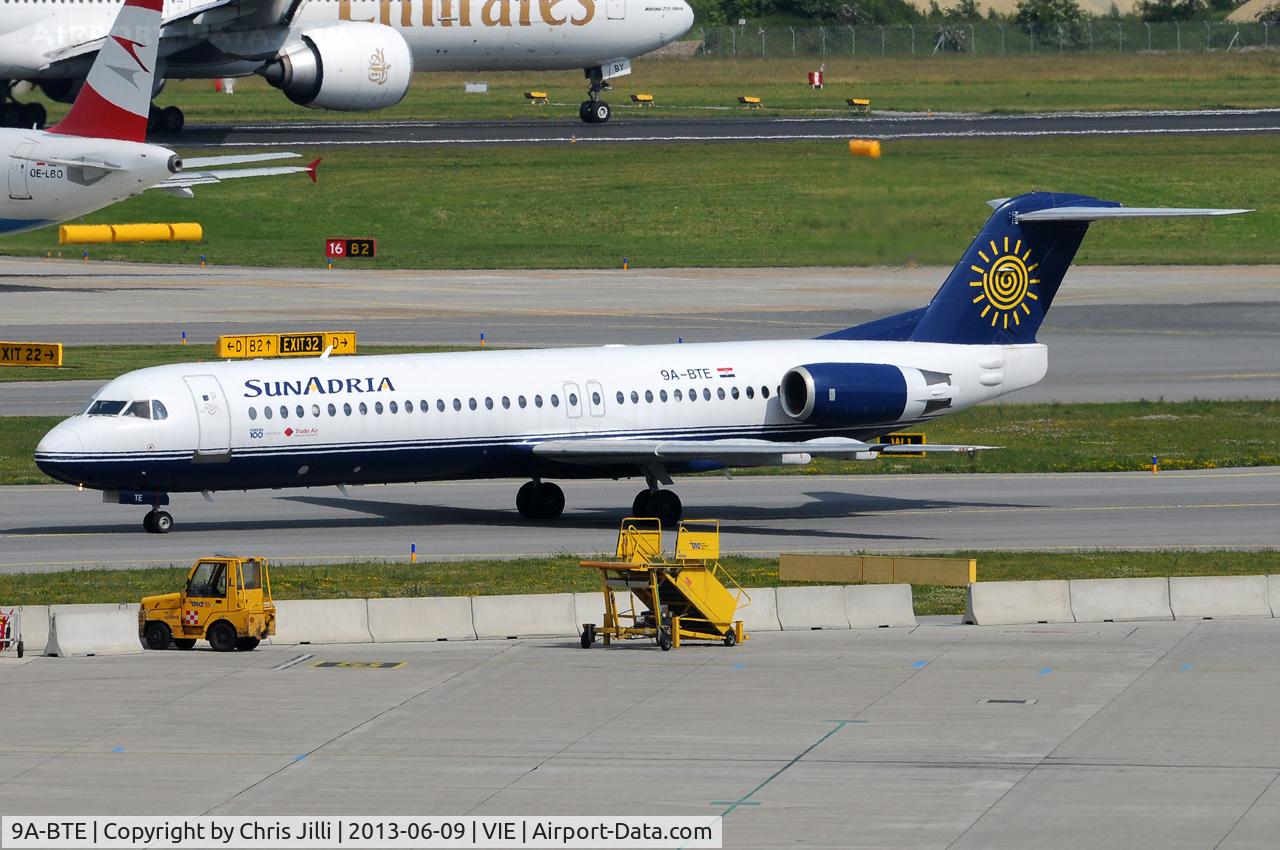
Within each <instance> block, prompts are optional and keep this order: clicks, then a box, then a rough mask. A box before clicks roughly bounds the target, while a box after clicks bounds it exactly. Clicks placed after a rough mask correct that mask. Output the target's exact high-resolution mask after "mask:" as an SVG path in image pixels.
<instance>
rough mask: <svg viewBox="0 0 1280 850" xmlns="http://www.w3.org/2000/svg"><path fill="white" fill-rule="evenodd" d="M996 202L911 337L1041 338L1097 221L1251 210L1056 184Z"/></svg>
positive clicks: (980, 341) (967, 340)
mask: <svg viewBox="0 0 1280 850" xmlns="http://www.w3.org/2000/svg"><path fill="white" fill-rule="evenodd" d="M990 203H991V205H992V206H993V207H995V212H994V213H992V215H991V218H989V219H987V223H986V225H985V226H984V227H983V228H982V231H981V232H980V233H979V234H978V235H977V237H976V238H975V239H974V240H973V244H971V245H970V246H969V249H968V250H967V251H965V253H964V257H963V258H962V259H961V260H960V262H959V263H957V264H956V267H955V268H954V269H952V270H951V274H949V275H948V276H947V279H946V281H945V282H943V284H942V287H941V288H940V289H939V290H938V292H937V294H936V295H934V296H933V300H932V301H930V302H929V305H928V307H926V308H925V310H924V313H923V315H921V316H920V319H919V322H918V323H917V324H916V326H915V329H914V331H912V333H911V336H910V339H911V340H912V341H914V342H950V343H961V344H973V345H986V344H991V343H996V344H1003V345H1011V344H1017V343H1027V342H1035V341H1036V330H1037V329H1038V328H1039V327H1040V323H1041V322H1042V321H1044V316H1045V313H1047V312H1048V311H1049V307H1050V305H1052V304H1053V297H1054V295H1056V294H1057V292H1058V286H1059V285H1060V284H1061V283H1062V278H1063V276H1064V275H1066V273H1067V268H1068V267H1069V266H1070V265H1071V261H1072V260H1073V259H1074V258H1075V255H1076V250H1077V249H1078V248H1079V247H1080V242H1081V241H1082V240H1083V239H1084V234H1085V231H1087V230H1088V229H1089V222H1091V221H1097V220H1098V219H1108V218H1165V217H1171V216H1189V215H1231V214H1234V213H1241V212H1249V211H1248V210H1210V209H1174V208H1138V207H1122V206H1120V204H1118V203H1116V202H1115V201H1100V200H1098V199H1097V198H1091V197H1088V196H1087V195H1064V194H1056V193H1052V192H1032V193H1029V194H1025V195H1019V196H1017V197H1016V198H1002V199H1000V200H998V201H991V202H990Z"/></svg>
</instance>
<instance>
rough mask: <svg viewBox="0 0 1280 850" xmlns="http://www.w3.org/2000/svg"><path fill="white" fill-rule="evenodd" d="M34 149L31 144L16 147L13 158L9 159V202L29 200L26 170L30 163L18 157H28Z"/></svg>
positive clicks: (29, 190) (29, 192)
mask: <svg viewBox="0 0 1280 850" xmlns="http://www.w3.org/2000/svg"><path fill="white" fill-rule="evenodd" d="M34 148H35V145H34V144H32V143H31V142H27V143H26V144H22V145H18V149H17V150H15V151H14V152H13V156H11V157H9V200H11V201H29V200H31V189H30V188H29V187H28V186H27V169H28V167H29V166H30V165H31V161H30V160H26V159H19V157H24V156H29V155H30V154H31V151H32V150H33V149H34Z"/></svg>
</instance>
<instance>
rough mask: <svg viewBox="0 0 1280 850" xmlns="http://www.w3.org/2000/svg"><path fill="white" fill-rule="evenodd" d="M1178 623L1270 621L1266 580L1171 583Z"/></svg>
mask: <svg viewBox="0 0 1280 850" xmlns="http://www.w3.org/2000/svg"><path fill="white" fill-rule="evenodd" d="M1169 606H1170V607H1171V608H1172V609H1173V617H1174V619H1175V620H1201V619H1219V618H1226V617H1270V616H1271V603H1270V601H1269V600H1268V598H1267V577H1266V576H1205V577H1202V578H1190V577H1186V576H1182V577H1174V578H1170V579H1169Z"/></svg>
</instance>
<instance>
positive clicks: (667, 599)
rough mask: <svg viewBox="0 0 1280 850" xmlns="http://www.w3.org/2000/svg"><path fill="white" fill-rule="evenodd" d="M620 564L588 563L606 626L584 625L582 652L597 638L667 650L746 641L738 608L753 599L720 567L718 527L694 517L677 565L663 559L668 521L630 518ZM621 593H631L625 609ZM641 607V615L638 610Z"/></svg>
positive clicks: (680, 541) (682, 532) (683, 527)
mask: <svg viewBox="0 0 1280 850" xmlns="http://www.w3.org/2000/svg"><path fill="white" fill-rule="evenodd" d="M617 557H618V559H619V560H617V561H582V562H581V564H582V566H584V567H587V568H589V569H595V570H599V571H600V589H601V590H602V591H603V593H604V621H603V623H602V624H601V625H599V626H597V625H596V624H595V623H583V624H582V635H581V638H582V648H583V649H590V648H591V645H592V644H594V643H595V640H596V637H597V636H599V637H602V638H603V639H604V645H605V646H608V645H609V644H610V643H611V642H612V641H613V640H614V639H615V638H616V639H618V640H630V639H633V638H652V639H653V640H655V641H656V642H657V644H658V648H659V649H661V650H662V651H663V652H666V651H668V650H670V649H671V648H672V647H675V648H677V649H678V648H679V647H680V644H681V642H682V641H687V640H708V641H718V642H722V643H723V644H724V645H725V646H733V645H735V644H737V643H740V642H741V641H744V640H746V639H747V638H748V635H747V634H746V633H745V632H744V631H743V630H742V621H741V620H735V619H734V614H735V613H736V612H737V611H738V609H739V608H742V607H746V606H747V605H750V604H751V597H750V596H748V595H747V592H746V591H745V590H743V589H742V586H741V585H739V584H738V582H737V581H735V580H734V578H733V576H731V575H729V573H728V572H727V571H726V570H725V569H724V567H722V566H720V522H719V520H714V519H688V520H684V521H683V522H681V523H680V526H679V530H678V532H677V534H676V552H675V560H674V561H668V560H666V559H665V558H663V556H662V523H661V522H659V521H658V520H656V519H646V518H639V517H629V518H627V519H624V520H623V521H622V528H621V530H620V531H619V532H618V550H617ZM615 592H616V593H617V594H618V595H622V594H627V596H625V597H624V598H625V599H627V602H625V603H620V602H619V600H618V596H615ZM637 602H638V603H639V604H640V605H641V606H642V607H643V610H640V611H638V610H637V607H636V605H637Z"/></svg>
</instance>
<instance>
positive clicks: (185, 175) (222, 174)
mask: <svg viewBox="0 0 1280 850" xmlns="http://www.w3.org/2000/svg"><path fill="white" fill-rule="evenodd" d="M318 161H319V160H317V162H318ZM282 174H305V175H307V176H308V177H310V178H311V182H313V183H314V182H315V180H316V167H315V163H312V164H311V165H280V166H272V167H269V168H232V169H229V170H226V171H185V170H184V171H181V172H179V173H177V174H175V175H173V176H172V177H170V178H169V179H168V180H165V181H164V182H163V183H157V184H156V185H154V186H151V187H150V188H152V189H164V190H165V191H167V192H171V193H172V192H173V190H175V189H190V188H191V187H192V186H208V185H212V184H214V183H221V182H222V181H224V180H239V179H241V178H244V177H277V176H279V175H282ZM188 197H189V196H188Z"/></svg>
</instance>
